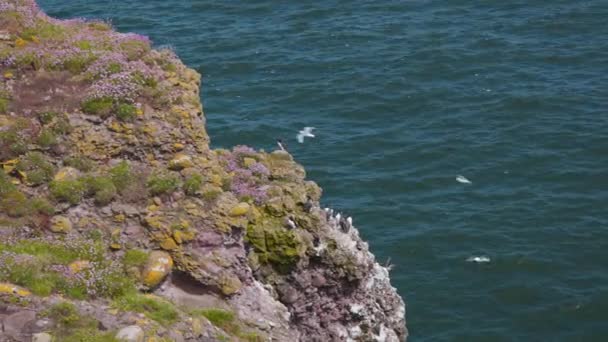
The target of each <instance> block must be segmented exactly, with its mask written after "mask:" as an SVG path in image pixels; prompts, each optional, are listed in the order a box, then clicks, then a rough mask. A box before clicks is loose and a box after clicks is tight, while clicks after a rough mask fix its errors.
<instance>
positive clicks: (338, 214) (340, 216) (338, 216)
mask: <svg viewBox="0 0 608 342" xmlns="http://www.w3.org/2000/svg"><path fill="white" fill-rule="evenodd" d="M341 218H342V215H340V213H337V214H336V221H338V222H340V219H341Z"/></svg>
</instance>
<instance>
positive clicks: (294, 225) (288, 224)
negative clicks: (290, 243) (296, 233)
mask: <svg viewBox="0 0 608 342" xmlns="http://www.w3.org/2000/svg"><path fill="white" fill-rule="evenodd" d="M285 223H287V226H288V227H289V228H290V229H296V223H295V222H293V220H292V219H291V217H288V218H287V219H286V220H285Z"/></svg>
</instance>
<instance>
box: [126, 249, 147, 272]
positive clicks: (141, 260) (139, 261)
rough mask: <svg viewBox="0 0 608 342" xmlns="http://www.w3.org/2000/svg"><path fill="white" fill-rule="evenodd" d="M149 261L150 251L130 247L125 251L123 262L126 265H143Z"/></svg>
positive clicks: (128, 266)
mask: <svg viewBox="0 0 608 342" xmlns="http://www.w3.org/2000/svg"><path fill="white" fill-rule="evenodd" d="M147 261H148V253H147V252H144V251H140V250H138V249H130V250H128V251H127V252H126V253H125V256H124V257H123V259H122V263H123V264H124V265H125V267H127V268H130V267H143V266H144V265H145V264H146V262H147Z"/></svg>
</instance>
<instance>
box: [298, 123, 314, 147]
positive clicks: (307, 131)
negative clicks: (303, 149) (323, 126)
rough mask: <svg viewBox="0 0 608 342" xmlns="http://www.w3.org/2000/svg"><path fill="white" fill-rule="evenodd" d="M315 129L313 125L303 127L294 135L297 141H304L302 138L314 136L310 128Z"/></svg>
mask: <svg viewBox="0 0 608 342" xmlns="http://www.w3.org/2000/svg"><path fill="white" fill-rule="evenodd" d="M313 129H315V128H314V127H304V129H303V130H301V131H300V132H298V135H297V136H296V138H298V142H299V143H300V144H301V143H303V142H304V138H305V137H306V138H314V137H315V135H314V134H312V130H313Z"/></svg>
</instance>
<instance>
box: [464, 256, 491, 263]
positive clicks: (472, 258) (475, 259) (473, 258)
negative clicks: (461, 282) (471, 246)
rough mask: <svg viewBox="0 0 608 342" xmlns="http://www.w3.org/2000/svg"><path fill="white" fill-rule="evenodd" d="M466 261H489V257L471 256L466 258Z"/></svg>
mask: <svg viewBox="0 0 608 342" xmlns="http://www.w3.org/2000/svg"><path fill="white" fill-rule="evenodd" d="M467 261H468V262H490V258H488V257H487V256H484V255H482V256H472V257H468V258H467Z"/></svg>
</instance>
